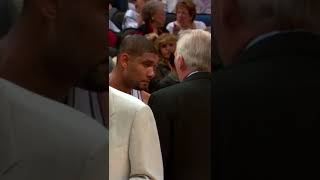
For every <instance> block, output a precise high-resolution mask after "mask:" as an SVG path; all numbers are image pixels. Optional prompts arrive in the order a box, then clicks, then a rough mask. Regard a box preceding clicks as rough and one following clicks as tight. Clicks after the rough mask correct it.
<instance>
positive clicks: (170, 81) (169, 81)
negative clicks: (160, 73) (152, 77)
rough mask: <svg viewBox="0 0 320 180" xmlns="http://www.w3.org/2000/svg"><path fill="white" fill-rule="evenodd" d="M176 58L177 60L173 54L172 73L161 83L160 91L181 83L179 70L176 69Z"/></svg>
mask: <svg viewBox="0 0 320 180" xmlns="http://www.w3.org/2000/svg"><path fill="white" fill-rule="evenodd" d="M174 58H175V56H174V54H173V53H171V56H170V59H169V67H170V73H169V74H167V75H166V76H165V77H164V78H163V79H161V80H160V81H159V88H160V89H162V88H166V87H169V86H172V85H175V84H178V83H179V79H178V74H177V69H176V66H175V65H174Z"/></svg>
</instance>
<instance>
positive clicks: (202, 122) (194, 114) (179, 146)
mask: <svg viewBox="0 0 320 180" xmlns="http://www.w3.org/2000/svg"><path fill="white" fill-rule="evenodd" d="M210 76H211V75H210V73H206V72H199V73H196V74H193V75H191V76H190V77H188V78H187V79H186V80H185V81H183V82H181V83H179V84H176V85H173V86H170V87H167V88H164V89H161V90H159V91H157V92H155V93H153V94H152V95H151V97H150V100H149V105H150V107H151V109H152V111H153V113H154V116H155V119H156V123H157V127H158V132H159V138H160V144H161V151H162V154H163V160H164V175H165V180H195V179H199V180H200V179H201V180H209V179H211V176H210V174H211V169H210V168H211V167H210V165H211V158H210V157H211V103H210V101H211V77H210Z"/></svg>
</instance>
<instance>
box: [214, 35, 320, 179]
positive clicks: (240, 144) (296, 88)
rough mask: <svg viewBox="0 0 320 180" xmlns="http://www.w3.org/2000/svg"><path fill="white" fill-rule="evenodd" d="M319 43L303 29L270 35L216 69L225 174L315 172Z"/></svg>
mask: <svg viewBox="0 0 320 180" xmlns="http://www.w3.org/2000/svg"><path fill="white" fill-rule="evenodd" d="M319 43H320V38H319V37H317V36H315V35H312V34H308V33H304V32H302V33H296V32H293V33H287V34H283V35H278V36H274V37H273V38H270V39H268V40H265V42H262V43H261V44H258V45H256V46H255V47H252V49H249V50H248V54H244V55H243V57H242V60H244V61H243V63H240V64H237V65H234V66H231V67H229V68H227V69H225V70H222V71H221V72H217V73H216V74H214V77H215V78H214V81H213V82H214V83H213V85H214V105H215V108H214V119H216V120H218V121H217V125H218V126H217V127H220V128H217V129H216V131H217V132H218V136H219V140H221V139H220V137H223V138H224V142H222V141H219V143H218V144H217V147H218V154H219V157H218V159H220V158H221V160H219V161H218V162H219V165H221V164H220V163H223V162H224V163H225V165H226V166H222V167H223V169H224V171H223V174H224V175H225V176H226V178H227V179H228V178H231V177H238V175H239V176H242V177H243V176H245V177H249V176H250V177H252V178H253V179H273V178H275V177H276V175H279V178H280V177H281V178H287V177H291V176H292V175H293V176H297V177H309V176H310V175H311V174H313V173H312V169H311V167H310V165H311V164H310V163H311V162H314V163H316V162H317V161H314V160H312V159H313V158H315V157H314V155H315V153H316V154H317V152H316V150H317V149H318V148H316V147H317V146H318V145H317V144H316V140H317V139H316V133H317V131H318V127H317V126H316V125H315V122H316V121H318V118H319V115H320V112H319V110H318V107H317V106H316V104H317V103H318V102H319V101H320V94H319V91H320V88H319V86H318V84H319V83H320V79H319V78H318V77H319V76H320V72H319V68H320V62H319V59H320V53H319V52H320V48H319V47H317V46H318V44H319ZM249 57H250V58H249ZM221 127H224V128H221ZM231 132H232V135H231V134H230V133H231ZM229 143H230V144H229ZM248 167H250V168H248ZM304 167H307V168H309V169H307V168H304ZM266 171H268V174H266ZM301 172H304V173H302V174H301ZM306 172H308V173H306ZM313 175H314V174H313ZM310 177H312V176H310Z"/></svg>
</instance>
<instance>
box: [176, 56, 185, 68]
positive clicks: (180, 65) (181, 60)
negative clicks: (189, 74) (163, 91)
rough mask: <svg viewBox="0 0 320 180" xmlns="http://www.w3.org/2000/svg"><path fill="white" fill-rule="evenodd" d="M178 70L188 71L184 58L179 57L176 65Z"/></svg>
mask: <svg viewBox="0 0 320 180" xmlns="http://www.w3.org/2000/svg"><path fill="white" fill-rule="evenodd" d="M175 66H176V69H179V70H185V69H186V67H187V66H186V63H185V60H184V58H183V57H182V56H178V57H177V59H176V63H175Z"/></svg>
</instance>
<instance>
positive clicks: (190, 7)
mask: <svg viewBox="0 0 320 180" xmlns="http://www.w3.org/2000/svg"><path fill="white" fill-rule="evenodd" d="M176 14H177V20H176V21H174V22H171V23H169V24H168V25H167V30H168V31H169V32H170V33H173V34H178V33H179V32H180V31H181V30H187V29H206V25H205V23H203V22H201V21H196V20H195V17H196V14H197V12H196V5H195V4H194V3H193V2H192V1H191V0H182V1H180V2H178V4H177V6H176Z"/></svg>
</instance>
